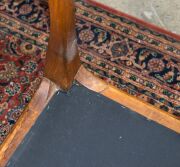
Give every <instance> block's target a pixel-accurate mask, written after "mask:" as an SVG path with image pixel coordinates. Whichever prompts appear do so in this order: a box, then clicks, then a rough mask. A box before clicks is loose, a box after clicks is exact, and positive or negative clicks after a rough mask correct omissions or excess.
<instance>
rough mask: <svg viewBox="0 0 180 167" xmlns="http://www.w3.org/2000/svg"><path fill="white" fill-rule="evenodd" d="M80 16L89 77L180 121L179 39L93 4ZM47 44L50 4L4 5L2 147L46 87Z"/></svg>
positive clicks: (81, 5) (32, 0) (81, 6)
mask: <svg viewBox="0 0 180 167" xmlns="http://www.w3.org/2000/svg"><path fill="white" fill-rule="evenodd" d="M76 16H77V21H76V29H77V36H78V45H79V52H80V57H81V61H82V63H83V65H84V66H85V67H86V68H87V69H88V70H89V71H91V72H92V73H93V74H95V75H96V76H98V77H100V78H102V79H103V80H105V81H106V82H108V83H110V84H112V85H114V86H116V87H117V88H119V89H120V90H123V91H125V92H126V93H128V94H130V95H132V96H135V97H136V98H138V99H140V100H142V101H144V102H146V103H149V104H151V105H153V106H155V107H157V108H159V109H161V110H162V111H164V112H167V113H168V114H169V116H172V117H175V118H177V119H180V36H178V35H173V34H171V33H168V32H166V31H163V30H161V29H158V28H156V29H157V30H156V31H155V30H154V29H153V28H151V27H149V26H147V25H146V23H142V24H141V22H140V21H137V20H136V19H134V18H131V17H130V16H126V15H125V14H123V13H121V12H115V11H113V10H110V9H108V8H106V9H105V8H104V7H103V6H100V5H97V4H95V3H92V2H88V1H82V0H76ZM152 27H153V26H152ZM48 38H49V11H48V5H47V2H44V1H40V0H18V1H17V0H1V1H0V145H1V144H2V143H3V141H4V140H5V138H6V137H7V135H8V134H9V133H10V131H11V130H12V128H13V126H14V125H15V123H16V122H17V120H18V118H19V117H20V116H21V114H22V113H23V111H24V109H25V107H26V106H27V104H28V103H29V101H30V100H31V98H32V96H33V95H34V93H35V92H36V90H37V88H38V87H39V84H40V83H41V79H42V77H43V67H44V61H45V57H46V50H47V45H48Z"/></svg>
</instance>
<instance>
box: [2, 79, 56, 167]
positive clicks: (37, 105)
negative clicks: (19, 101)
mask: <svg viewBox="0 0 180 167" xmlns="http://www.w3.org/2000/svg"><path fill="white" fill-rule="evenodd" d="M58 90H59V88H58V87H57V86H56V85H55V84H54V83H52V82H51V81H49V80H48V79H46V78H44V79H43V80H42V82H41V85H40V87H39V89H38V90H37V92H36V93H35V95H34V97H33V98H32V100H31V102H30V103H29V105H28V106H27V108H26V109H25V111H24V112H23V115H22V116H21V117H20V119H19V120H18V122H17V123H16V125H15V126H14V128H13V130H12V132H11V133H10V134H9V135H8V137H7V138H6V140H5V141H4V142H3V144H2V145H1V146H0V167H4V166H5V165H6V163H7V162H8V160H9V159H10V157H11V156H12V154H13V153H14V151H15V150H16V149H17V147H18V146H19V144H20V143H21V142H22V140H23V139H24V137H25V136H26V134H27V133H28V132H29V130H30V129H31V127H32V126H33V125H34V124H35V122H36V120H37V118H38V117H39V116H40V114H41V113H42V111H43V109H44V108H45V107H46V105H47V104H48V102H49V100H50V99H51V98H52V96H53V95H54V94H55V93H56V92H57V91H58Z"/></svg>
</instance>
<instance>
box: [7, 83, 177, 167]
mask: <svg viewBox="0 0 180 167" xmlns="http://www.w3.org/2000/svg"><path fill="white" fill-rule="evenodd" d="M179 160H180V136H179V135H178V134H176V133H174V132H172V131H170V130H168V129H166V128H164V127H162V126H160V125H158V124H156V123H154V122H152V121H149V120H147V119H146V118H144V117H141V116H139V115H137V114H136V113H134V112H131V111H129V110H128V109H126V108H124V107H122V106H120V105H119V104H117V103H115V102H113V101H111V100H109V99H107V98H105V97H102V96H100V95H97V94H96V93H93V92H91V91H89V90H87V89H85V88H83V87H79V86H74V87H73V89H72V90H71V91H70V92H69V93H68V94H63V93H59V95H56V96H55V97H54V98H53V100H52V101H51V103H50V104H49V106H48V107H47V108H46V110H45V111H44V113H43V114H42V115H41V117H40V118H39V120H38V122H37V124H36V125H35V126H34V127H33V128H32V130H31V132H30V133H29V134H28V135H27V137H26V139H25V140H24V142H23V143H22V145H21V146H20V147H19V149H18V150H17V151H16V153H15V154H14V156H13V157H12V159H11V160H10V162H9V164H8V166H9V167H179V166H180V163H179Z"/></svg>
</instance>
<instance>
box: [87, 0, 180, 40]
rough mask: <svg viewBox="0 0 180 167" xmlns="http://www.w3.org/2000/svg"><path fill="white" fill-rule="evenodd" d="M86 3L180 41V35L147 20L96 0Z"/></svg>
mask: <svg viewBox="0 0 180 167" xmlns="http://www.w3.org/2000/svg"><path fill="white" fill-rule="evenodd" d="M84 2H87V3H90V4H92V5H97V6H98V7H100V8H102V9H104V10H106V11H109V12H111V13H113V14H116V15H118V16H123V17H125V18H127V19H130V20H132V21H135V22H136V23H138V24H140V25H142V26H145V27H147V28H149V29H152V30H154V31H157V32H160V33H163V34H166V35H168V36H170V37H173V38H175V39H176V40H180V35H179V34H175V33H173V32H171V31H169V30H166V29H164V28H162V27H159V26H157V25H155V24H153V23H150V22H147V21H145V20H143V19H140V18H137V17H135V16H132V15H129V14H127V13H124V12H122V11H119V10H117V9H114V8H112V7H109V6H107V5H104V4H102V3H100V2H97V1H95V0H84Z"/></svg>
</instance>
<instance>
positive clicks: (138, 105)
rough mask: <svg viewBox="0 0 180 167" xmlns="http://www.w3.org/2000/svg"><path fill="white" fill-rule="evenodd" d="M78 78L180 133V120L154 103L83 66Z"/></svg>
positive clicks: (103, 93) (89, 86)
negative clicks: (144, 100)
mask: <svg viewBox="0 0 180 167" xmlns="http://www.w3.org/2000/svg"><path fill="white" fill-rule="evenodd" d="M76 80H77V81H78V82H79V83H81V84H82V85H84V86H85V87H87V88H88V89H90V90H92V91H95V92H98V93H100V94H102V95H104V96H106V97H108V98H110V99H112V100H114V101H116V102H118V103H120V104H121V105H124V106H125V107H127V108H129V109H131V110H132V111H135V112H137V113H139V114H141V115H143V116H145V117H146V118H148V119H149V120H153V121H155V122H157V123H159V124H161V125H163V126H165V127H167V128H169V129H171V130H173V131H175V132H177V133H180V120H178V119H177V118H175V117H173V116H172V115H170V114H168V113H166V112H164V111H162V110H159V109H157V108H155V107H154V106H153V105H150V104H148V103H145V102H142V101H140V100H139V99H137V98H135V97H133V96H131V95H129V94H127V93H125V92H123V91H121V90H120V89H117V88H116V87H114V86H111V85H109V84H107V82H105V81H103V80H101V79H99V78H98V77H96V76H94V75H93V74H92V73H91V72H89V71H87V70H86V69H85V68H84V67H83V66H81V68H80V70H79V71H78V74H77V75H76Z"/></svg>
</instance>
